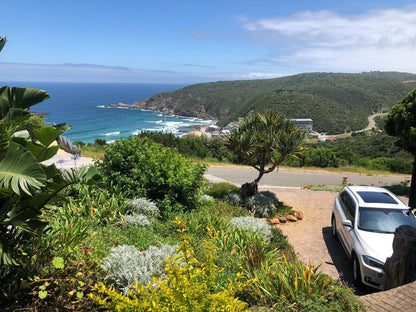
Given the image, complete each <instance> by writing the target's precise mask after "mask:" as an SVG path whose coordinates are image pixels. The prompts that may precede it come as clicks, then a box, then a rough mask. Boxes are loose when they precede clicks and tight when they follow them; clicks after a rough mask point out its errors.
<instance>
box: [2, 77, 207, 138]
mask: <svg viewBox="0 0 416 312" xmlns="http://www.w3.org/2000/svg"><path fill="white" fill-rule="evenodd" d="M1 85H2V86H3V85H7V86H9V87H24V88H27V87H32V88H37V89H42V90H45V91H47V92H48V93H49V95H50V98H49V99H48V100H46V101H44V102H42V103H39V104H37V105H35V106H32V107H31V108H30V110H31V111H34V112H45V113H48V114H49V115H46V116H45V121H46V123H47V124H51V125H52V124H59V123H67V124H68V125H69V126H71V127H72V129H71V130H69V131H67V132H65V133H64V136H65V137H67V138H68V139H70V140H71V141H72V142H74V141H82V142H84V143H89V142H94V141H95V139H96V138H99V139H105V140H107V142H112V141H114V140H116V139H119V138H120V137H128V136H130V135H135V134H138V133H140V132H141V131H146V130H148V131H164V132H172V133H174V134H175V135H181V134H183V133H184V132H186V131H187V130H188V131H189V127H190V126H193V125H208V124H212V123H215V121H212V120H201V119H198V118H189V117H181V116H165V115H163V114H162V113H161V112H157V111H145V110H137V109H123V108H105V107H104V106H105V105H109V104H117V103H120V102H121V103H125V104H133V103H134V102H136V101H138V100H141V99H144V98H147V97H150V96H152V95H154V94H155V93H158V92H169V91H173V90H177V89H180V88H182V87H184V86H185V85H184V84H122V83H58V82H7V83H1Z"/></svg>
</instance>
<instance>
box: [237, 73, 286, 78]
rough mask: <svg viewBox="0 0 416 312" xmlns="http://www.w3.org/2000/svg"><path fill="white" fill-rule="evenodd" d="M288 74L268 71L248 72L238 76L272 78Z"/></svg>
mask: <svg viewBox="0 0 416 312" xmlns="http://www.w3.org/2000/svg"><path fill="white" fill-rule="evenodd" d="M283 76H287V74H282V73H267V72H255V73H248V74H241V75H239V76H238V78H239V79H271V78H279V77H283Z"/></svg>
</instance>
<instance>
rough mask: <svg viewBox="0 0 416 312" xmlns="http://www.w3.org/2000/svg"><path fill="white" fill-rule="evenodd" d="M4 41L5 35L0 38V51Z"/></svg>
mask: <svg viewBox="0 0 416 312" xmlns="http://www.w3.org/2000/svg"><path fill="white" fill-rule="evenodd" d="M5 43H6V36H3V38H0V51H1V50H2V49H3V47H4V45H5Z"/></svg>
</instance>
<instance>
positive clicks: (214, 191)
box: [205, 182, 240, 199]
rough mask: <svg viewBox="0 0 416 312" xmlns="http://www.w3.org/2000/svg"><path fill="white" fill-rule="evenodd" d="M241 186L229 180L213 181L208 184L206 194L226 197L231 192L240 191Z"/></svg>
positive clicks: (221, 197)
mask: <svg viewBox="0 0 416 312" xmlns="http://www.w3.org/2000/svg"><path fill="white" fill-rule="evenodd" d="M239 190H240V188H239V187H238V186H236V185H234V184H231V183H228V182H221V183H212V184H209V185H208V188H207V189H206V190H205V194H207V195H211V196H212V197H214V198H216V199H226V198H227V196H228V195H229V194H231V193H238V191H239Z"/></svg>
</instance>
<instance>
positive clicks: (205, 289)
mask: <svg viewBox="0 0 416 312" xmlns="http://www.w3.org/2000/svg"><path fill="white" fill-rule="evenodd" d="M178 227H179V229H178V230H179V231H181V232H182V233H183V232H184V231H185V225H184V224H179V225H178ZM214 239H215V233H209V235H208V238H206V239H205V240H204V241H203V244H202V245H203V246H204V249H205V253H204V255H205V257H204V258H203V259H197V258H196V257H195V253H194V251H193V249H192V248H191V242H190V238H189V237H188V236H186V235H183V237H182V239H181V243H180V245H179V247H178V249H177V254H178V256H176V257H169V258H168V259H167V261H166V266H165V275H164V278H163V279H162V278H153V279H152V282H151V283H148V284H146V285H139V284H138V283H135V284H134V285H133V288H132V289H130V290H129V291H128V293H127V294H120V293H118V292H117V291H115V290H114V289H113V288H111V287H110V288H108V287H106V286H105V285H104V284H102V283H100V284H97V285H96V286H95V287H94V291H95V293H94V294H92V295H90V297H91V298H92V299H93V300H95V301H96V302H98V303H99V304H100V305H101V306H102V307H103V308H105V309H107V310H109V311H150V310H152V311H189V312H193V311H218V312H221V311H224V312H226V311H227V312H237V311H247V310H246V307H247V303H245V302H242V301H241V300H239V299H238V298H237V293H239V292H241V291H242V290H243V289H244V288H245V287H246V286H247V284H248V283H247V282H245V281H243V277H242V274H238V275H236V277H235V278H234V279H230V280H228V282H227V285H226V286H225V287H221V288H219V289H218V288H216V280H217V279H218V276H219V275H220V274H221V268H219V267H218V266H217V265H216V263H215V262H216V260H217V258H216V248H215V246H214V243H213V240H214Z"/></svg>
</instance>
